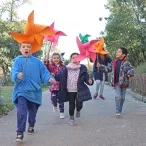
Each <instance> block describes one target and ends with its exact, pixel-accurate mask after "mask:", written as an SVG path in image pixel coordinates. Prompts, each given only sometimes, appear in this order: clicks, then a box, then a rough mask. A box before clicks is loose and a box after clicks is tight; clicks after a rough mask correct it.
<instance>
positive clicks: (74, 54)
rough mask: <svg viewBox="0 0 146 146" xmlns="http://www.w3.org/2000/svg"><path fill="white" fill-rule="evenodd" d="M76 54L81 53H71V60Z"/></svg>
mask: <svg viewBox="0 0 146 146" xmlns="http://www.w3.org/2000/svg"><path fill="white" fill-rule="evenodd" d="M74 55H79V53H76V52H75V53H72V54H71V55H70V60H71V59H72V57H73V56H74Z"/></svg>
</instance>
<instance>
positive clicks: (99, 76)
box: [93, 55, 112, 81]
mask: <svg viewBox="0 0 146 146" xmlns="http://www.w3.org/2000/svg"><path fill="white" fill-rule="evenodd" d="M111 62H112V60H111V58H110V57H105V59H104V60H102V59H101V57H100V55H98V60H97V59H96V60H95V62H94V65H93V76H94V79H95V80H100V81H103V73H104V74H105V81H108V66H109V64H111ZM97 63H100V64H101V67H100V68H99V69H98V68H97V67H96V65H97Z"/></svg>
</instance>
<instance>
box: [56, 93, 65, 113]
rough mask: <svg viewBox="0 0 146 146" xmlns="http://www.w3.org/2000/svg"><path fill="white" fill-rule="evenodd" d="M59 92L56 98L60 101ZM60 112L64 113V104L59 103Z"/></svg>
mask: <svg viewBox="0 0 146 146" xmlns="http://www.w3.org/2000/svg"><path fill="white" fill-rule="evenodd" d="M58 92H59V91H56V98H57V100H58ZM58 102H59V101H58ZM59 110H60V113H64V103H60V102H59Z"/></svg>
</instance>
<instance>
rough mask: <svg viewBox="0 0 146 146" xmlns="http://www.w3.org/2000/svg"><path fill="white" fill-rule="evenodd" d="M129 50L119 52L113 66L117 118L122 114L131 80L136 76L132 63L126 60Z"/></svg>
mask: <svg viewBox="0 0 146 146" xmlns="http://www.w3.org/2000/svg"><path fill="white" fill-rule="evenodd" d="M127 54H128V51H127V49H125V48H123V47H121V48H119V49H118V50H117V53H116V58H117V59H116V60H114V61H113V66H112V85H113V86H114V87H115V93H116V96H115V103H116V116H120V115H121V113H122V108H123V104H124V101H125V95H126V89H127V88H128V86H129V78H130V77H132V76H134V70H133V68H132V66H131V63H130V62H129V61H128V60H127V59H126V57H127Z"/></svg>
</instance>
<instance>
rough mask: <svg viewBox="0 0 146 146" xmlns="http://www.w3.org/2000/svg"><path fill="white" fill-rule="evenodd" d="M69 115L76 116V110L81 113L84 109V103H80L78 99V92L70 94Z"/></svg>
mask: <svg viewBox="0 0 146 146" xmlns="http://www.w3.org/2000/svg"><path fill="white" fill-rule="evenodd" d="M68 97H69V115H70V116H74V112H75V108H76V110H77V111H80V110H81V109H82V108H83V102H80V101H79V100H78V98H77V92H69V93H68Z"/></svg>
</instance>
